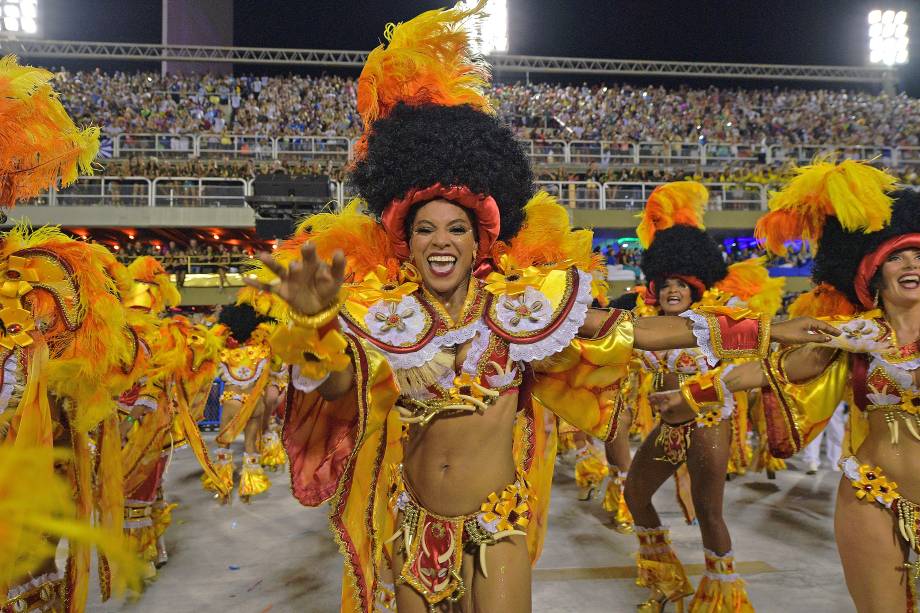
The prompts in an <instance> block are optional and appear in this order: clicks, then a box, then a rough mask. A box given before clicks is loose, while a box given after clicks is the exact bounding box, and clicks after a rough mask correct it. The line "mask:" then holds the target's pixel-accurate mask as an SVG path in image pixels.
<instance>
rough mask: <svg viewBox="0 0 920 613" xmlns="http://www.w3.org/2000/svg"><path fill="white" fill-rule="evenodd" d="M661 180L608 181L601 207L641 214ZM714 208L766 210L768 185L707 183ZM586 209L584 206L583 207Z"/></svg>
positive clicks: (725, 209) (710, 205)
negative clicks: (635, 181)
mask: <svg viewBox="0 0 920 613" xmlns="http://www.w3.org/2000/svg"><path fill="white" fill-rule="evenodd" d="M659 185H663V183H661V182H637V183H630V182H626V181H608V182H607V183H604V191H603V201H602V203H601V204H602V206H601V208H603V209H607V210H628V211H636V212H637V213H638V212H640V211H641V210H642V208H643V207H644V206H645V203H646V201H647V200H648V197H649V196H650V195H651V194H652V191H653V190H654V189H655V188H656V187H658V186H659ZM705 185H706V188H707V189H708V190H709V204H708V205H707V209H708V210H710V211H762V210H766V208H767V188H766V186H764V185H761V184H759V183H706V184H705ZM580 208H584V207H580Z"/></svg>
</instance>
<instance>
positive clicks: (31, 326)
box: [0, 56, 132, 613]
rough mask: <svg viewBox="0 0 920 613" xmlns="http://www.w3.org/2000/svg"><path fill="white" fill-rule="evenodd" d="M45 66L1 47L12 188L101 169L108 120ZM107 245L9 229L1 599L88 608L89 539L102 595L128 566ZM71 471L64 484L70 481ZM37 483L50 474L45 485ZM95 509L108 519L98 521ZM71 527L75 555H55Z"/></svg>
mask: <svg viewBox="0 0 920 613" xmlns="http://www.w3.org/2000/svg"><path fill="white" fill-rule="evenodd" d="M51 78H52V74H51V73H50V72H48V71H46V70H42V69H36V68H32V67H28V66H19V65H18V64H17V63H16V58H15V57H12V56H8V57H6V58H3V60H0V143H2V145H0V202H2V203H3V205H4V206H12V205H13V204H14V203H15V202H16V201H17V200H19V199H23V198H29V197H32V196H36V195H38V194H39V193H42V192H44V191H45V190H47V189H48V187H49V186H52V185H53V186H65V185H68V184H70V183H72V182H73V181H74V180H75V179H76V178H77V176H78V175H79V174H81V173H84V174H85V173H91V172H92V168H91V163H92V160H93V159H94V158H95V155H96V152H97V151H98V147H99V144H98V135H99V131H98V129H97V128H88V129H86V130H82V131H81V130H79V129H77V128H76V126H74V124H73V122H72V121H71V119H70V118H69V117H68V115H67V113H66V112H65V110H64V109H63V107H62V106H61V104H60V101H59V99H58V97H57V95H56V94H55V92H54V91H53V89H52V88H51V86H50V84H49V82H50V80H51ZM114 263H115V261H114V258H113V257H112V255H111V254H110V253H108V252H107V251H106V250H105V249H104V248H103V247H101V246H98V245H89V244H86V243H83V242H80V241H75V240H73V239H70V238H69V237H67V236H65V235H64V234H62V233H61V232H60V231H59V230H58V229H57V228H51V227H45V228H39V229H37V230H35V231H31V230H30V229H28V228H27V227H25V226H17V227H15V228H14V229H13V230H11V231H10V232H7V233H4V234H3V235H2V236H0V280H2V283H0V320H2V322H3V323H2V326H0V364H2V369H0V441H2V443H3V446H2V450H0V482H2V483H0V491H2V492H3V496H2V500H0V534H2V535H3V537H2V539H0V541H2V545H0V611H3V612H4V613H6V612H7V611H15V612H17V613H18V612H22V611H65V610H66V611H68V612H69V613H72V612H79V611H83V610H85V605H86V598H87V594H88V589H89V569H90V558H91V546H92V544H94V543H95V544H97V545H100V546H102V549H100V556H99V560H100V562H99V568H100V573H99V577H100V587H101V589H102V592H103V598H104V599H106V598H108V597H109V595H110V593H111V591H112V589H113V588H119V587H121V586H123V584H124V582H125V580H126V579H128V578H129V577H128V576H127V574H125V573H124V572H122V571H124V570H128V569H127V567H126V566H125V564H124V563H125V562H126V561H128V562H130V560H129V559H127V560H126V558H125V556H123V555H122V549H121V547H122V539H121V533H120V527H119V525H118V524H119V522H120V517H121V508H122V503H123V490H122V483H121V470H120V469H121V466H120V463H119V461H118V460H119V455H118V447H119V439H118V422H117V415H116V411H115V403H114V400H113V398H114V397H115V396H117V395H118V394H119V393H121V392H122V391H123V389H124V387H126V386H127V380H126V379H125V378H124V376H123V368H124V366H125V365H126V364H128V363H130V361H131V359H132V356H131V352H132V344H131V342H130V335H129V334H127V329H126V326H125V313H124V310H123V309H122V307H121V303H120V300H119V296H118V294H119V290H121V289H123V288H121V287H118V286H117V285H116V283H115V281H114V279H113V278H112V277H110V276H109V275H107V274H106V270H107V269H109V268H110V267H111V266H113V265H114ZM65 482H66V484H65ZM36 484H40V487H39V488H38V489H36ZM93 523H96V524H97V527H95V528H94V527H92V524H93ZM61 536H66V537H67V538H68V540H69V549H68V554H67V562H66V568H65V572H64V573H63V575H62V574H61V573H59V572H58V571H57V568H56V565H55V562H54V557H55V549H56V545H57V541H58V539H59V538H60V537H61Z"/></svg>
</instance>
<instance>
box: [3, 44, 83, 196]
mask: <svg viewBox="0 0 920 613" xmlns="http://www.w3.org/2000/svg"><path fill="white" fill-rule="evenodd" d="M52 76H53V75H52V74H51V73H50V72H48V71H47V70H44V69H41V68H33V67H31V66H20V65H19V64H18V62H17V60H16V56H13V55H8V56H6V57H4V58H3V59H2V60H0V205H2V206H12V205H13V204H15V203H16V201H17V200H21V199H23V198H30V197H32V196H35V195H37V194H39V193H41V192H44V191H45V190H47V189H48V187H49V186H50V185H52V184H55V185H58V184H59V185H60V186H62V187H63V186H66V185H69V184H71V183H73V182H74V181H75V180H76V179H77V177H78V176H79V175H80V174H81V173H82V174H92V173H93V166H92V164H93V160H94V159H95V158H96V154H97V153H98V151H99V128H95V127H90V128H86V129H84V130H79V129H78V128H77V127H76V126H75V125H74V123H73V120H71V118H70V117H69V116H68V115H67V112H66V111H65V110H64V107H63V106H62V105H61V102H60V100H59V99H58V95H57V94H56V93H55V92H54V90H53V89H52V88H51V86H50V85H49V84H48V83H49V82H50V81H51V79H52Z"/></svg>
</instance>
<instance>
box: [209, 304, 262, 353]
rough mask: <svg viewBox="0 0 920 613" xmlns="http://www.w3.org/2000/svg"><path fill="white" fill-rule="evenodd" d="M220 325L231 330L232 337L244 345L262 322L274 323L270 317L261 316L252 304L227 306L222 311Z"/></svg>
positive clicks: (219, 318)
mask: <svg viewBox="0 0 920 613" xmlns="http://www.w3.org/2000/svg"><path fill="white" fill-rule="evenodd" d="M217 321H218V323H222V324H224V325H225V326H227V328H228V329H229V330H230V336H231V337H232V338H233V340H235V341H236V342H238V343H240V344H243V343H245V342H246V341H248V340H249V337H250V336H252V332H253V330H255V329H256V328H257V327H258V325H259V324H260V323H262V322H266V321H273V320H272V319H271V318H270V317H266V316H264V315H259V314H258V313H257V312H256V310H255V309H254V308H252V305H251V304H245V303H244V304H225V305H224V306H222V307H221V309H220V317H218V319H217Z"/></svg>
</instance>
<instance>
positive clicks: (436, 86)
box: [355, 0, 494, 158]
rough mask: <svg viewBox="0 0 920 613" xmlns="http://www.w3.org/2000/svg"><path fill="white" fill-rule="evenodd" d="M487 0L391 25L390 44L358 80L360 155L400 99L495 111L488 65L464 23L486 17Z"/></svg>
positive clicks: (371, 57) (372, 58)
mask: <svg viewBox="0 0 920 613" xmlns="http://www.w3.org/2000/svg"><path fill="white" fill-rule="evenodd" d="M485 4H486V3H485V0H480V2H479V4H477V5H476V6H475V7H473V8H471V9H469V10H462V9H459V8H452V9H435V10H432V11H427V12H425V13H422V14H421V15H419V16H418V17H415V18H414V19H412V20H410V21H407V22H405V23H400V24H392V23H391V24H389V25H388V26H387V28H386V31H385V32H384V36H385V37H386V40H387V43H386V44H385V45H380V46H379V47H377V48H376V49H374V50H373V51H371V52H370V54H369V55H368V57H367V61H366V62H365V64H364V69H363V70H362V71H361V76H360V77H359V78H358V113H360V114H361V118H362V119H363V120H364V134H363V135H362V137H361V140H360V141H359V142H358V143H357V144H356V145H355V155H356V157H358V158H361V157H363V156H364V154H365V152H366V150H367V138H368V135H369V133H370V131H371V130H372V125H373V123H374V121H376V120H377V119H378V118H380V117H386V116H387V115H388V114H389V113H390V111H391V110H392V108H393V107H394V106H396V105H397V104H399V103H405V104H409V105H413V106H414V105H422V104H437V105H442V106H455V105H460V104H469V105H471V106H474V107H476V108H477V109H478V110H480V111H482V112H484V113H494V110H493V109H492V105H491V104H490V102H489V99H488V98H487V97H486V95H485V93H484V89H485V87H486V86H487V85H488V83H489V68H488V66H487V65H486V64H485V63H484V62H482V61H478V60H476V59H475V58H474V57H473V56H472V55H471V54H470V52H469V34H468V33H467V31H466V30H465V28H464V22H465V21H467V20H469V19H476V18H478V17H480V16H481V15H482V9H483V7H484V6H485Z"/></svg>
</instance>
